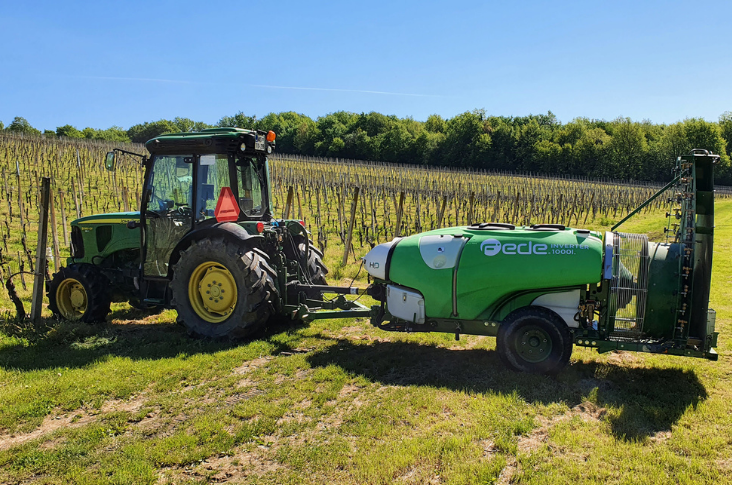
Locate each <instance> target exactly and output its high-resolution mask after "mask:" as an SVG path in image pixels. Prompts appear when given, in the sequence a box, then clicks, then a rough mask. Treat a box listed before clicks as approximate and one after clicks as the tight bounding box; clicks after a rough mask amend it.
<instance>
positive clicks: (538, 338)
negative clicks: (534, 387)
mask: <svg viewBox="0 0 732 485" xmlns="http://www.w3.org/2000/svg"><path fill="white" fill-rule="evenodd" d="M496 346H497V350H498V356H499V357H500V358H501V361H502V362H503V363H504V364H505V365H506V366H507V367H509V368H511V369H513V370H517V371H522V372H530V373H535V374H556V373H557V372H559V371H560V370H562V369H563V368H564V366H566V365H567V363H569V357H570V356H571V355H572V337H571V335H570V333H569V328H567V324H566V323H565V322H564V320H562V319H561V317H559V315H557V314H556V313H554V312H553V311H551V310H549V309H548V308H543V307H540V306H528V307H523V308H519V309H518V310H515V311H514V312H512V313H511V314H509V315H508V316H507V317H506V319H505V320H504V321H503V322H502V323H501V326H500V328H499V329H498V339H497V341H496Z"/></svg>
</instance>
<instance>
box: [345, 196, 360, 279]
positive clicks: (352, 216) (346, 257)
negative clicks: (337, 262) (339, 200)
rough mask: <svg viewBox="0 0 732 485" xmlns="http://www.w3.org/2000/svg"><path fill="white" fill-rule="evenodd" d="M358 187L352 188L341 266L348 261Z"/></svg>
mask: <svg viewBox="0 0 732 485" xmlns="http://www.w3.org/2000/svg"><path fill="white" fill-rule="evenodd" d="M358 190H359V188H358V187H355V188H354V192H353V202H351V219H350V220H349V222H348V235H347V236H346V249H345V251H343V262H342V264H343V266H345V265H346V262H347V261H348V252H349V251H350V250H351V238H352V237H353V224H354V223H355V222H356V207H357V205H358Z"/></svg>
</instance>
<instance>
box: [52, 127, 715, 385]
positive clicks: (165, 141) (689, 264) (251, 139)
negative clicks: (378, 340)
mask: <svg viewBox="0 0 732 485" xmlns="http://www.w3.org/2000/svg"><path fill="white" fill-rule="evenodd" d="M274 146H275V134H274V133H273V132H268V133H265V132H261V131H251V130H243V129H238V128H218V129H211V130H203V131H201V132H192V133H175V134H169V135H161V136H159V137H157V138H154V139H152V140H150V141H149V142H148V143H147V144H146V148H147V150H148V151H149V153H150V155H149V156H144V157H142V163H143V165H144V167H145V183H144V187H143V193H142V202H141V205H142V207H141V210H140V211H139V212H127V213H115V214H99V215H93V216H89V217H84V218H81V219H78V220H76V221H74V222H73V223H72V247H71V251H72V256H71V257H70V258H69V259H68V261H67V265H66V267H64V268H62V269H61V270H60V271H59V272H58V273H57V274H55V275H54V277H53V280H52V281H51V283H50V284H49V285H48V297H49V300H50V308H51V310H52V311H53V312H54V314H55V315H57V316H58V317H60V318H65V319H72V320H83V321H87V322H93V321H99V320H104V318H105V317H106V316H107V314H108V313H109V311H110V302H111V301H129V302H130V303H132V304H134V305H137V306H140V307H167V308H173V309H175V310H176V311H177V312H178V320H179V322H180V323H181V324H183V325H185V326H186V328H187V329H188V330H189V332H190V333H191V334H193V335H197V336H202V337H212V338H240V337H247V336H250V335H252V334H253V332H254V331H256V330H258V329H260V328H262V327H263V326H265V325H267V324H268V323H270V322H273V321H274V320H275V319H276V317H282V316H287V317H291V318H297V319H302V320H305V321H309V320H314V319H321V318H345V317H368V318H370V320H371V323H372V324H373V325H375V326H377V327H378V328H380V329H383V330H386V331H402V332H449V333H454V334H455V337H456V338H459V337H460V335H461V334H472V335H490V336H496V337H497V348H498V351H499V354H500V356H501V359H502V360H503V362H504V363H505V364H506V365H507V366H509V367H511V368H512V369H516V370H521V371H527V372H541V373H555V372H558V371H559V370H561V368H562V367H563V366H564V365H565V364H566V363H567V362H568V361H569V358H570V355H571V352H572V347H573V345H579V346H585V347H592V348H596V349H597V350H598V351H599V352H606V351H609V350H631V351H643V352H653V353H666V354H672V355H684V356H692V357H703V358H707V359H712V360H715V359H716V358H717V354H716V352H715V351H714V346H715V345H716V339H717V333H716V332H715V329H714V315H715V314H714V311H713V310H710V309H709V308H708V301H709V284H710V279H711V267H712V266H711V262H712V242H713V228H714V190H713V187H714V183H713V165H714V164H715V163H716V162H717V161H718V160H719V157H718V156H716V155H713V154H710V153H708V152H706V151H704V150H695V151H693V152H692V153H691V154H690V155H688V156H683V157H680V158H679V160H678V161H677V168H676V173H675V177H674V179H673V180H672V181H671V182H670V183H669V184H668V185H667V186H666V187H664V188H663V189H662V190H661V191H659V192H658V193H657V194H656V195H655V196H654V198H655V197H658V196H661V195H663V196H666V197H668V202H669V205H670V207H672V209H671V210H670V211H669V213H668V214H667V216H668V218H669V224H668V226H667V228H666V234H667V241H666V242H664V243H654V242H650V241H649V240H648V238H647V236H645V235H640V234H627V233H622V232H617V231H616V230H615V229H616V228H617V226H616V227H615V228H613V231H611V232H606V233H604V234H601V233H598V232H593V231H589V230H586V229H573V228H569V227H565V226H563V225H558V224H534V225H531V226H522V227H518V226H513V225H511V224H503V223H496V222H485V223H480V224H473V225H471V226H466V227H453V228H446V229H438V230H435V231H430V232H426V233H422V234H417V235H413V236H409V237H404V238H396V239H394V240H393V241H391V242H388V243H385V244H381V245H378V246H376V247H374V248H373V249H372V250H371V251H370V252H369V253H368V254H367V255H366V256H365V257H364V258H363V259H364V265H365V267H366V270H367V271H368V273H369V275H370V277H371V278H372V283H371V284H370V285H369V286H368V288H362V289H357V288H352V287H339V286H329V285H328V284H327V282H326V275H327V273H328V269H327V268H326V267H325V265H324V264H323V261H322V256H323V255H322V253H321V252H320V251H319V250H318V249H317V248H315V247H314V245H313V244H312V242H311V241H310V238H309V234H308V232H307V230H306V228H305V226H304V224H303V223H302V222H301V221H298V220H283V219H277V218H275V217H274V213H273V209H272V198H271V190H270V188H271V186H270V176H269V165H268V163H269V162H268V158H267V157H268V155H269V154H271V153H272V151H273V149H274ZM120 153H125V151H124V150H115V151H113V152H110V153H109V154H108V155H107V159H106V162H105V163H106V166H107V168H108V169H110V170H114V169H115V165H116V159H117V156H118V155H119V154H120ZM127 153H129V152H127ZM649 201H650V199H649ZM642 207H643V206H641V207H639V208H638V209H637V210H640V209H641V208H642ZM632 214H633V213H631V214H630V215H632ZM629 217H630V216H629ZM621 222H623V221H621ZM326 294H327V295H329V296H328V297H325V296H324V295H326ZM334 294H335V295H336V296H335V297H334V296H332V295H334ZM363 294H368V295H369V296H371V297H372V298H373V299H374V300H375V301H376V302H377V304H376V305H373V306H371V307H367V306H364V305H363V304H361V303H359V302H358V301H353V300H350V299H348V298H347V295H363Z"/></svg>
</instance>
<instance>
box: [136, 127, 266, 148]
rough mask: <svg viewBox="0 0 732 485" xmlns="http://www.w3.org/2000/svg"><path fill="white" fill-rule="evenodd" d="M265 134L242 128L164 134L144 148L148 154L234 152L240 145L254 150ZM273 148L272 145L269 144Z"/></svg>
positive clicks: (149, 141) (147, 143)
mask: <svg viewBox="0 0 732 485" xmlns="http://www.w3.org/2000/svg"><path fill="white" fill-rule="evenodd" d="M266 136H267V132H265V131H261V130H247V129H244V128H208V129H205V130H201V131H190V132H181V133H165V134H163V135H159V136H156V137H155V138H153V139H151V140H148V141H147V142H146V143H145V148H147V150H148V151H149V152H150V153H154V152H171V151H179V150H180V149H185V148H190V149H191V150H195V151H202V152H216V151H219V150H221V149H222V148H223V149H225V150H226V151H229V150H236V149H237V148H238V147H239V145H240V144H241V143H246V145H247V146H251V147H252V148H254V143H255V140H256V139H258V138H259V137H266ZM270 144H271V145H272V146H274V143H270Z"/></svg>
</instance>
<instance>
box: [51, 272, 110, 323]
mask: <svg viewBox="0 0 732 485" xmlns="http://www.w3.org/2000/svg"><path fill="white" fill-rule="evenodd" d="M107 288H109V280H108V279H107V277H106V276H104V275H103V274H102V272H101V271H99V269H97V268H96V267H94V266H92V265H91V264H86V263H81V264H70V265H69V266H68V267H66V268H61V269H60V270H59V272H58V273H56V274H55V275H53V278H52V279H51V282H50V283H49V284H48V289H47V293H46V296H47V297H48V308H49V309H50V310H51V312H52V313H53V315H54V317H56V318H63V319H66V320H72V321H81V322H85V323H94V322H103V321H104V320H105V319H106V318H107V315H108V314H109V312H110V308H109V305H110V301H111V300H110V296H109V293H108V292H107Z"/></svg>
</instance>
